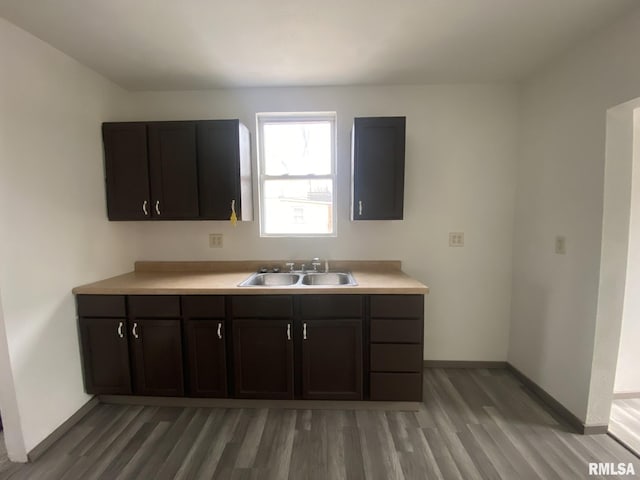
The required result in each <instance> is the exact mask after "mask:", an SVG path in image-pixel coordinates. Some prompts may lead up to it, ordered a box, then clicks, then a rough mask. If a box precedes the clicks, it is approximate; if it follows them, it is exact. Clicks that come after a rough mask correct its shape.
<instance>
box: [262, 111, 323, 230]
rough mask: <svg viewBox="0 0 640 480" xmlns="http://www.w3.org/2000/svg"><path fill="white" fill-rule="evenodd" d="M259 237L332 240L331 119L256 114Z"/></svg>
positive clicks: (298, 115) (303, 115)
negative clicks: (322, 238) (324, 238)
mask: <svg viewBox="0 0 640 480" xmlns="http://www.w3.org/2000/svg"><path fill="white" fill-rule="evenodd" d="M257 120H258V174H259V178H260V181H259V183H260V187H259V188H260V235H261V236H263V237H272V236H274V237H277V236H286V237H294V236H314V237H316V236H320V237H321V236H335V234H336V221H335V218H336V216H335V204H336V201H335V199H336V195H335V186H336V185H335V170H336V166H335V163H336V162H335V156H336V155H335V151H336V147H335V144H336V140H335V139H336V114H335V113H318V114H316V113H287V114H282V113H259V114H258V115H257Z"/></svg>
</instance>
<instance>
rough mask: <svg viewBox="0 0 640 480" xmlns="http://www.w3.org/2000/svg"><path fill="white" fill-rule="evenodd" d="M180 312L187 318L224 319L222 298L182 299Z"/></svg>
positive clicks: (192, 297) (208, 296)
mask: <svg viewBox="0 0 640 480" xmlns="http://www.w3.org/2000/svg"><path fill="white" fill-rule="evenodd" d="M182 312H183V314H184V316H185V317H189V318H224V296H222V295H215V296H214V295H193V296H184V297H182Z"/></svg>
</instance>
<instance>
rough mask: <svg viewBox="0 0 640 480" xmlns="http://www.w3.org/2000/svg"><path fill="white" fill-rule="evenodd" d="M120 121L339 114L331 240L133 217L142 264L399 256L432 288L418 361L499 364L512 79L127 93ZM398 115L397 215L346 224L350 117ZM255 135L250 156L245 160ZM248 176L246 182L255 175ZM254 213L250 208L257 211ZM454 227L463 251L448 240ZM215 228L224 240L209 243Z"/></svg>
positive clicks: (508, 229) (507, 246) (504, 316)
mask: <svg viewBox="0 0 640 480" xmlns="http://www.w3.org/2000/svg"><path fill="white" fill-rule="evenodd" d="M129 101H130V104H131V108H132V112H134V113H133V114H132V115H131V116H126V117H123V119H133V118H139V119H198V118H238V117H239V118H240V119H241V120H242V121H243V122H244V123H245V124H246V125H247V126H248V127H249V128H250V129H251V130H252V139H253V141H254V142H255V114H256V112H274V111H336V112H337V114H338V176H339V181H338V203H339V205H338V237H337V238H324V239H300V238H297V239H278V238H260V237H259V228H258V222H257V221H255V222H252V223H246V224H239V225H238V226H237V227H236V228H233V227H231V226H230V225H229V224H228V223H223V222H180V223H175V222H170V223H163V222H152V223H139V224H138V227H139V228H138V233H139V241H138V245H139V251H138V252H137V255H136V257H137V258H140V259H148V260H180V259H185V260H218V259H287V258H299V259H304V258H309V259H311V258H313V257H315V256H318V257H321V258H329V259H399V260H402V262H403V267H404V270H405V271H406V272H407V273H409V274H410V275H412V276H414V277H416V278H418V279H419V280H421V281H422V282H424V283H425V284H427V285H429V287H430V288H431V294H430V295H429V297H428V299H427V302H426V330H425V331H426V333H425V353H424V355H425V358H426V359H438V360H447V359H453V360H505V359H506V350H507V338H508V328H509V309H510V295H511V287H510V282H511V242H512V232H513V204H514V195H515V193H514V185H515V161H514V158H515V155H516V128H517V92H516V89H515V87H514V86H507V85H469V86H410V87H349V88H282V89H240V90H212V91H202V92H159V93H132V94H131V96H130V100H129ZM368 115H406V117H407V143H406V182H405V185H406V189H405V220H404V221H396V222H388V221H385V222H356V223H352V222H350V221H349V203H350V200H349V192H350V190H349V188H350V187H349V181H350V129H351V123H352V121H353V117H354V116H368ZM255 151H256V149H255V143H254V144H253V152H254V155H253V161H254V166H255ZM254 183H255V178H254ZM256 217H257V214H256ZM451 231H464V232H465V247H464V248H450V247H448V232H451ZM209 233H223V234H224V235H225V239H224V248H223V249H221V250H217V249H209V248H208V234H209Z"/></svg>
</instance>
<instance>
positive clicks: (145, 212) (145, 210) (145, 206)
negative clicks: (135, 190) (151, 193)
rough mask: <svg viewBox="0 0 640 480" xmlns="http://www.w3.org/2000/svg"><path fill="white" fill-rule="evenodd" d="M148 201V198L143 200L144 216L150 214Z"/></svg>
mask: <svg viewBox="0 0 640 480" xmlns="http://www.w3.org/2000/svg"><path fill="white" fill-rule="evenodd" d="M147 203H149V202H147V201H146V200H145V201H144V202H142V211H143V212H144V216H145V217H146V216H148V215H149V210H147Z"/></svg>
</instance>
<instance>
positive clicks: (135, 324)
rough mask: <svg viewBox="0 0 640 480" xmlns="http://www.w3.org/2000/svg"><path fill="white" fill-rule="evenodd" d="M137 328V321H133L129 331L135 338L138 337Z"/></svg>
mask: <svg viewBox="0 0 640 480" xmlns="http://www.w3.org/2000/svg"><path fill="white" fill-rule="evenodd" d="M137 328H138V323H137V322H134V324H133V328H132V329H131V333H132V334H133V336H134V337H135V338H140V337H139V336H138V332H137Z"/></svg>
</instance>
